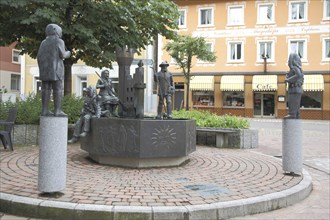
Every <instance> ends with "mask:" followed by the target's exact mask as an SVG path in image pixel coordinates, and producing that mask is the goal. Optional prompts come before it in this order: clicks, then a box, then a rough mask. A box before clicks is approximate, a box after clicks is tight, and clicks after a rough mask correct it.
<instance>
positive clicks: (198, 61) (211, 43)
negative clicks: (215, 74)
mask: <svg viewBox="0 0 330 220" xmlns="http://www.w3.org/2000/svg"><path fill="white" fill-rule="evenodd" d="M206 44H207V45H211V46H210V51H211V52H214V42H209V41H208V42H206ZM197 63H211V62H208V61H202V60H200V59H197Z"/></svg>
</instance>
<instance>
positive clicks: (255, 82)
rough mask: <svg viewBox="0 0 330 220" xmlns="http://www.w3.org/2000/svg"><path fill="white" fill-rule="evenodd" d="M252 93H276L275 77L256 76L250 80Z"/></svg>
mask: <svg viewBox="0 0 330 220" xmlns="http://www.w3.org/2000/svg"><path fill="white" fill-rule="evenodd" d="M252 90H253V91H276V90H277V76H276V75H256V76H253V78H252Z"/></svg>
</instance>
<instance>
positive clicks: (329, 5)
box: [323, 0, 330, 20]
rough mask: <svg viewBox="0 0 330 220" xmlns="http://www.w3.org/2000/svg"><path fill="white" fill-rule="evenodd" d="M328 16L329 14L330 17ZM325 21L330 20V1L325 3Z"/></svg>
mask: <svg viewBox="0 0 330 220" xmlns="http://www.w3.org/2000/svg"><path fill="white" fill-rule="evenodd" d="M327 6H328V7H327ZM327 10H328V11H327ZM327 14H329V16H327ZM323 20H330V0H324V1H323Z"/></svg>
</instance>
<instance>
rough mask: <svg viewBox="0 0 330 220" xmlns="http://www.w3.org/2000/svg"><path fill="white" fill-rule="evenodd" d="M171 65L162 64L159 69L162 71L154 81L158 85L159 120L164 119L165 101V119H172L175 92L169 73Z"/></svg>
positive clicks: (156, 75) (155, 75)
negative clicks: (168, 69)
mask: <svg viewBox="0 0 330 220" xmlns="http://www.w3.org/2000/svg"><path fill="white" fill-rule="evenodd" d="M168 66H169V64H168V63H167V62H166V61H165V62H162V63H161V64H160V65H159V67H160V68H161V70H160V71H159V72H157V73H155V74H154V81H155V82H156V83H157V84H158V98H159V99H158V108H157V117H156V118H157V119H160V118H162V111H163V106H164V99H165V101H166V107H165V109H166V114H165V117H164V118H168V119H171V118H172V100H171V98H172V95H173V93H174V92H175V88H174V86H173V76H172V73H170V72H169V71H167V67H168Z"/></svg>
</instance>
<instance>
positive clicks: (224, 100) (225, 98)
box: [221, 91, 245, 108]
mask: <svg viewBox="0 0 330 220" xmlns="http://www.w3.org/2000/svg"><path fill="white" fill-rule="evenodd" d="M221 93H222V107H224V108H245V92H244V91H222V92H221ZM235 93H237V94H238V95H241V94H243V103H242V105H237V104H238V103H237V104H236V105H232V104H233V100H236V102H237V100H238V98H236V99H234V98H231V100H230V103H231V105H227V104H226V103H225V102H228V101H227V100H228V99H227V97H228V96H229V97H231V95H235Z"/></svg>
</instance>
